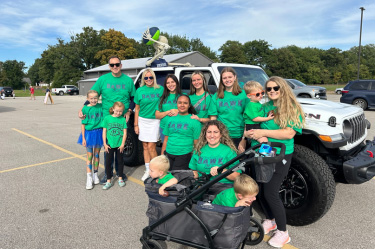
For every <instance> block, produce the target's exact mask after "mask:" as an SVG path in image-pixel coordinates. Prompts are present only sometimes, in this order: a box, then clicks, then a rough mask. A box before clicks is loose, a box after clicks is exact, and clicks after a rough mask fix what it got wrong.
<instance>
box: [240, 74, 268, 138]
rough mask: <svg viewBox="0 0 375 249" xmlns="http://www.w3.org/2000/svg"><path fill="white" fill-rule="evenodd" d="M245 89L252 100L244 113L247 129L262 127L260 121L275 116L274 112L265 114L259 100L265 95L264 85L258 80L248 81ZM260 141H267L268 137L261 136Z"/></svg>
mask: <svg viewBox="0 0 375 249" xmlns="http://www.w3.org/2000/svg"><path fill="white" fill-rule="evenodd" d="M244 90H245V92H246V95H247V97H248V98H249V99H250V102H249V103H248V104H247V105H246V108H245V111H244V113H243V117H244V122H245V131H248V130H252V129H261V128H260V122H266V121H268V120H271V119H273V118H274V115H273V113H272V112H270V113H268V115H267V117H264V116H265V113H264V110H263V108H262V104H261V103H259V101H260V100H261V99H262V97H263V95H264V91H263V87H262V85H261V84H260V83H258V82H256V81H248V82H246V84H245V85H244ZM257 141H258V142H259V143H266V142H268V139H267V138H266V137H261V138H259V139H258V140H257Z"/></svg>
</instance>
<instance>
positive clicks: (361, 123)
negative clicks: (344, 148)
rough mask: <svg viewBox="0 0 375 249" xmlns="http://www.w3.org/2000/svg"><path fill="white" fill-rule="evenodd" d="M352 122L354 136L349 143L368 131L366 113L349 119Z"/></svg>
mask: <svg viewBox="0 0 375 249" xmlns="http://www.w3.org/2000/svg"><path fill="white" fill-rule="evenodd" d="M349 122H350V124H351V125H352V136H351V137H350V138H349V140H348V142H349V143H354V142H356V141H357V140H359V139H360V138H362V137H363V135H364V134H365V132H366V119H365V115H364V114H361V115H359V116H357V117H353V118H350V119H349Z"/></svg>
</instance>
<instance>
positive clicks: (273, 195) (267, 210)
mask: <svg viewBox="0 0 375 249" xmlns="http://www.w3.org/2000/svg"><path fill="white" fill-rule="evenodd" d="M292 156H293V154H289V155H285V158H284V159H285V160H286V164H285V165H284V164H283V162H280V163H277V164H276V170H275V173H274V174H273V176H272V179H271V181H269V182H268V183H258V184H259V195H258V201H259V203H260V205H261V207H262V209H263V212H264V214H265V215H266V218H267V219H270V220H272V219H275V221H276V225H277V229H278V230H280V231H286V214H285V208H284V205H283V202H282V201H281V199H280V196H279V190H280V186H281V183H282V182H283V180H284V178H285V177H286V176H287V174H288V170H289V167H290V163H291V160H292Z"/></svg>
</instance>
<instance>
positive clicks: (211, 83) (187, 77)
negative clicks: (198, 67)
mask: <svg viewBox="0 0 375 249" xmlns="http://www.w3.org/2000/svg"><path fill="white" fill-rule="evenodd" d="M193 72H194V71H185V70H184V71H181V74H180V79H181V82H180V85H181V90H182V92H183V93H189V92H190V83H191V75H192V74H193ZM201 72H202V73H203V75H204V78H205V79H206V82H207V86H208V90H209V91H210V93H211V94H214V93H216V92H217V86H216V83H215V80H214V78H213V76H212V74H211V72H210V71H201Z"/></svg>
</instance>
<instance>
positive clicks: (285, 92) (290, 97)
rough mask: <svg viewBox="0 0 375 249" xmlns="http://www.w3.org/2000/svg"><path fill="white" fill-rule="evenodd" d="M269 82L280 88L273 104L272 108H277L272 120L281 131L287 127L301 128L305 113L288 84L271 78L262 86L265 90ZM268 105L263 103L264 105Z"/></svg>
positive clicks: (279, 79)
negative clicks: (278, 95)
mask: <svg viewBox="0 0 375 249" xmlns="http://www.w3.org/2000/svg"><path fill="white" fill-rule="evenodd" d="M271 81H272V82H275V83H276V84H277V85H278V86H280V90H279V91H280V97H279V98H278V99H277V101H274V103H273V104H274V106H276V107H277V109H276V113H275V119H274V120H275V123H276V124H277V125H279V126H280V128H281V129H284V128H286V127H287V126H288V125H291V126H295V127H297V128H303V127H304V125H305V113H304V112H303V110H302V107H301V105H300V104H299V103H298V101H297V99H296V97H295V95H294V94H293V92H292V90H291V88H290V87H289V85H288V83H287V82H286V81H285V80H284V79H283V78H281V77H278V76H272V77H271V78H269V79H268V80H267V82H266V84H265V85H264V88H265V89H267V85H268V83H269V82H271ZM266 92H267V91H266ZM267 96H268V92H267ZM268 103H269V102H268ZM268 103H265V105H267V104H268ZM300 116H301V117H302V120H300Z"/></svg>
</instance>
